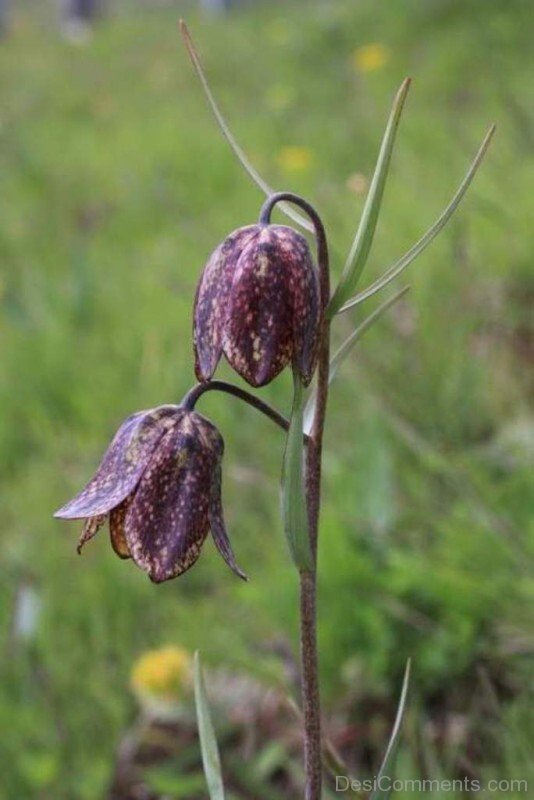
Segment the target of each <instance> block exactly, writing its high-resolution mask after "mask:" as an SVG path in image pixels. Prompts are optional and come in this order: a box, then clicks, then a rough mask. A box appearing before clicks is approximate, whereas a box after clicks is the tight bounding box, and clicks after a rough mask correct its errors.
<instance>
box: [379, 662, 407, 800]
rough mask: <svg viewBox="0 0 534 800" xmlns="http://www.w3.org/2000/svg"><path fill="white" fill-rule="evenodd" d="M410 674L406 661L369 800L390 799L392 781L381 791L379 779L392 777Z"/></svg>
mask: <svg viewBox="0 0 534 800" xmlns="http://www.w3.org/2000/svg"><path fill="white" fill-rule="evenodd" d="M410 672H411V660H410V659H408V661H407V662H406V669H405V671H404V678H403V681H402V689H401V695H400V698H399V704H398V706H397V714H396V716H395V722H394V724H393V730H392V731H391V736H390V737H389V742H388V746H387V748H386V753H385V755H384V758H383V759H382V763H381V765H380V769H379V770H378V775H377V778H376V782H377V788H376V789H375V790H374V791H373V793H372V794H371V796H370V798H369V800H389V798H390V797H391V789H392V787H391V783H392V781H391V780H390V781H389V784H390V785H389V786H388V787H387V788H386V789H381V788H380V784H381V783H382V780H381V779H383V778H385V777H388V778H390V779H391V778H392V777H393V776H392V773H393V769H394V766H395V759H396V756H397V750H398V747H399V734H400V731H401V727H402V722H403V719H404V712H405V710H406V700H407V697H408V687H409V685H410Z"/></svg>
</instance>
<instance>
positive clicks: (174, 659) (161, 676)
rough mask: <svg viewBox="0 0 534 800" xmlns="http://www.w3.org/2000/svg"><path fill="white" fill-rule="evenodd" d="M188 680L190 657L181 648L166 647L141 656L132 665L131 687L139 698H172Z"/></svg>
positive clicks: (185, 685) (182, 689)
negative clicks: (151, 696)
mask: <svg viewBox="0 0 534 800" xmlns="http://www.w3.org/2000/svg"><path fill="white" fill-rule="evenodd" d="M190 681H191V656H190V655H189V653H188V652H187V651H186V650H183V649H182V648H181V647H175V646H174V645H169V646H167V647H161V648H160V649H159V650H149V651H148V652H146V653H143V655H142V656H140V658H138V660H137V661H136V662H135V664H134V666H133V669H132V674H131V684H132V688H133V689H134V691H136V692H137V693H138V694H140V695H147V694H148V695H157V696H159V697H168V698H169V699H176V698H177V697H179V696H181V695H182V694H183V693H184V689H186V688H187V686H188V685H189V684H190Z"/></svg>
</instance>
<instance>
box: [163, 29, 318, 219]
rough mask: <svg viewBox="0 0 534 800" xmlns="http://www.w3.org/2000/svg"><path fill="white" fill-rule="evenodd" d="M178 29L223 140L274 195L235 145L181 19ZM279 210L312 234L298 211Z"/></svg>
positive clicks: (286, 207)
mask: <svg viewBox="0 0 534 800" xmlns="http://www.w3.org/2000/svg"><path fill="white" fill-rule="evenodd" d="M179 27H180V33H181V35H182V39H183V40H184V44H185V47H186V50H187V52H188V54H189V58H190V59H191V63H192V64H193V67H194V70H195V72H196V74H197V76H198V79H199V81H200V84H201V86H202V89H203V91H204V94H205V96H206V100H207V101H208V105H209V107H210V108H211V111H212V113H213V116H214V117H215V119H216V121H217V124H218V126H219V128H220V129H221V133H222V134H223V136H224V138H225V139H226V141H227V142H228V144H229V145H230V147H231V149H232V151H233V153H234V155H235V157H236V158H237V160H238V161H239V163H240V164H241V166H242V167H243V169H244V170H245V172H246V173H247V174H248V176H249V177H250V178H251V179H252V180H253V181H254V183H255V184H256V186H258V187H259V188H260V189H261V191H262V192H263V193H264V194H265V195H266V196H267V197H269V196H270V195H272V194H275V191H274V189H273V188H272V187H271V186H269V184H268V183H267V181H265V180H264V179H263V178H262V176H261V175H260V173H259V172H258V171H257V169H256V168H255V167H254V166H253V165H252V163H251V162H250V161H249V159H248V157H247V155H246V154H245V152H244V150H243V149H242V148H241V146H240V145H239V144H238V143H237V140H236V139H235V137H234V135H233V133H232V131H231V130H230V127H229V125H228V123H227V122H226V120H225V118H224V116H223V114H222V111H221V109H220V108H219V105H218V103H217V101H216V100H215V97H214V95H213V92H212V91H211V87H210V85H209V82H208V79H207V77H206V71H205V69H204V67H203V65H202V61H201V59H200V55H199V52H198V50H197V48H196V47H195V43H194V42H193V38H192V36H191V33H190V32H189V28H188V27H187V25H186V23H185V21H184V20H183V19H181V20H180V22H179ZM279 208H280V209H281V210H282V211H283V212H284V214H285V215H286V216H287V217H289V218H290V219H292V220H293V222H296V223H297V224H298V225H300V227H301V228H304V229H305V230H307V231H310V233H313V232H314V228H313V225H312V223H311V222H310V221H309V220H307V219H306V217H304V216H302V214H299V213H298V211H295V209H294V208H292V207H291V206H290V205H288V204H287V203H280V204H279Z"/></svg>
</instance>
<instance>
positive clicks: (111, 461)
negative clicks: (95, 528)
mask: <svg viewBox="0 0 534 800" xmlns="http://www.w3.org/2000/svg"><path fill="white" fill-rule="evenodd" d="M182 414H183V411H182V410H181V409H180V408H179V407H178V406H160V407H159V408H154V409H150V410H149V411H140V412H139V413H137V414H133V415H132V416H131V417H128V419H127V420H126V421H125V422H124V423H123V424H122V425H121V427H120V428H119V430H118V432H117V433H116V435H115V438H114V439H113V441H112V442H111V445H110V446H109V448H108V450H107V451H106V453H105V455H104V458H103V459H102V462H101V464H100V466H99V467H98V469H97V471H96V473H95V475H94V477H93V478H91V480H90V481H89V483H88V484H87V486H86V487H85V488H84V489H82V491H81V492H80V494H78V495H77V496H76V497H75V498H74V499H73V500H71V501H70V502H69V503H67V504H66V505H65V506H63V507H62V508H60V509H59V511H56V513H55V515H54V516H56V517H61V518H63V519H82V518H83V517H89V516H92V517H95V516H99V515H100V514H107V513H108V512H109V511H111V509H112V508H114V507H115V506H116V505H118V504H119V503H120V502H122V500H124V498H125V497H126V496H127V495H128V494H130V493H131V491H132V490H133V489H134V488H135V486H136V484H137V483H138V481H139V478H140V477H141V475H142V474H143V471H144V470H145V468H146V466H147V464H148V462H149V460H150V456H151V455H152V453H153V452H154V450H155V448H156V447H157V444H158V442H159V440H160V439H161V437H162V436H163V434H164V433H165V431H166V430H168V429H169V427H172V426H173V425H175V424H176V422H177V421H178V420H179V419H180V417H181V416H182Z"/></svg>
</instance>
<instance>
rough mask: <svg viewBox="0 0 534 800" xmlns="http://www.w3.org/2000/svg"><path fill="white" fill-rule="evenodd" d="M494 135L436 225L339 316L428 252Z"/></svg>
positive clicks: (489, 135)
mask: <svg viewBox="0 0 534 800" xmlns="http://www.w3.org/2000/svg"><path fill="white" fill-rule="evenodd" d="M494 133H495V125H492V126H491V127H490V128H489V130H488V132H487V133H486V136H485V137H484V139H483V140H482V144H481V145H480V147H479V149H478V151H477V153H476V155H475V158H474V159H473V161H472V162H471V165H470V167H469V169H468V170H467V172H466V174H465V177H464V179H463V181H462V182H461V184H460V186H459V187H458V189H457V190H456V192H455V194H454V195H453V198H452V200H451V201H450V203H449V204H448V206H446V207H445V209H444V210H443V211H442V212H441V214H440V215H439V217H438V218H437V220H436V221H435V222H434V224H433V225H431V227H430V228H429V229H428V230H427V231H426V233H424V234H423V236H421V238H420V239H419V240H418V241H417V242H416V243H415V244H414V245H413V246H412V247H411V248H410V249H409V250H407V251H406V253H404V255H403V256H401V257H400V258H399V259H398V260H397V261H396V262H395V263H394V264H392V266H391V267H389V268H388V269H387V270H386V271H385V272H384V274H383V275H382V276H381V277H380V278H378V279H377V280H376V281H374V282H373V283H372V284H371V285H370V286H368V287H367V289H364V290H363V292H359V293H358V294H357V295H355V296H354V297H353V298H352V299H351V300H349V301H348V302H346V303H345V305H343V306H342V307H341V308H340V309H339V311H338V312H337V313H338V314H343V312H344V311H348V310H349V309H350V308H354V306H356V305H358V304H359V303H363V301H364V300H367V298H369V297H371V296H372V295H374V294H376V292H379V291H380V290H381V289H383V288H384V287H385V286H387V285H388V283H391V281H393V280H395V278H397V277H398V276H399V275H400V274H401V273H402V272H403V271H404V270H405V269H406V267H408V266H409V264H411V263H412V261H414V260H415V259H416V258H417V256H419V255H420V254H421V253H422V252H423V251H424V250H426V248H427V247H428V245H429V244H430V243H431V242H432V241H433V240H434V239H435V238H436V236H437V235H438V233H440V231H441V230H442V229H443V228H444V227H445V225H446V224H447V222H448V221H449V219H450V218H451V217H452V215H453V214H454V212H455V211H456V209H457V208H458V206H459V205H460V202H461V201H462V199H463V197H464V195H465V193H466V192H467V190H468V188H469V186H470V185H471V182H472V180H473V178H474V177H475V175H476V173H477V171H478V168H479V167H480V165H481V163H482V160H483V158H484V156H485V155H486V152H487V150H488V147H489V145H490V142H491V139H492V137H493V134H494Z"/></svg>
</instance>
